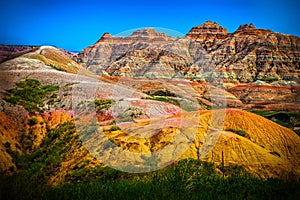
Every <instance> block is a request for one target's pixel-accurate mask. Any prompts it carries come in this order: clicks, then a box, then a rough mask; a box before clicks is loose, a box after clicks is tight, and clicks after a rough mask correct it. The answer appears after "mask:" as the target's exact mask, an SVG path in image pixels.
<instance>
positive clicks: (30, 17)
mask: <svg viewBox="0 0 300 200" xmlns="http://www.w3.org/2000/svg"><path fill="white" fill-rule="evenodd" d="M299 8H300V3H299V1H298V0H293V1H289V0H284V1H279V0H260V1H256V0H250V1H237V0H223V1H222V0H212V1H209V0H206V1H201V0H199V1H197V0H194V1H192V0H181V1H179V0H173V1H163V0H161V1H159V0H151V1H142V0H139V1H138V0H136V1H119V0H114V1H110V0H105V1H96V0H73V1H71V0H66V1H63V0H23V1H21V0H5V1H1V2H0V24H1V25H0V26H1V29H0V30H1V31H0V44H24V45H25V44H28V45H55V46H57V47H59V48H64V49H67V50H76V51H79V50H81V49H83V48H85V47H87V46H89V45H91V44H93V43H94V42H95V41H97V40H98V39H99V37H101V35H102V34H103V33H104V32H109V33H111V34H113V35H117V34H119V33H121V32H124V31H126V30H130V29H136V28H140V27H162V28H168V29H172V30H175V31H178V32H180V33H183V34H186V33H187V32H188V31H189V30H190V29H191V28H192V27H193V26H197V25H199V24H202V23H204V22H205V21H207V20H212V21H217V22H218V23H219V24H220V25H222V26H224V27H225V28H227V30H228V31H229V32H233V31H235V30H236V29H237V28H238V26H239V25H240V24H246V23H250V22H253V23H254V25H255V26H256V27H258V28H266V29H271V30H273V31H276V32H282V33H287V34H293V35H297V36H300V25H299V21H300V14H299Z"/></svg>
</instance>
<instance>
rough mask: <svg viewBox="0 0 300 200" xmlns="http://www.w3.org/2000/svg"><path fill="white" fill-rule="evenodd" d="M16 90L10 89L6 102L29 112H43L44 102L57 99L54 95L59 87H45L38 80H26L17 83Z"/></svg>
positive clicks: (6, 93)
mask: <svg viewBox="0 0 300 200" xmlns="http://www.w3.org/2000/svg"><path fill="white" fill-rule="evenodd" d="M16 86H17V87H15V88H12V89H8V90H6V92H5V93H4V95H5V97H4V100H5V101H7V102H9V103H11V104H13V105H16V104H18V105H21V106H23V107H24V108H25V109H26V110H28V111H38V112H41V111H42V110H43V109H42V107H43V106H44V102H45V101H46V100H47V99H49V97H51V96H52V97H53V98H56V97H57V95H56V96H55V95H54V92H55V91H56V90H59V86H56V85H43V86H41V83H40V82H39V81H38V80H36V79H29V78H26V79H24V80H21V81H20V82H18V83H16Z"/></svg>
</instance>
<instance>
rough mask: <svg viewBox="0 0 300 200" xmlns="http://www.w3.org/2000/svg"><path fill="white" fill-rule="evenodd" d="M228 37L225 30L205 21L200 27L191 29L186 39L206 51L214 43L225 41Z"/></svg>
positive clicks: (216, 24) (214, 23)
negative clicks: (197, 43)
mask: <svg viewBox="0 0 300 200" xmlns="http://www.w3.org/2000/svg"><path fill="white" fill-rule="evenodd" d="M229 35H230V34H229V33H228V32H227V30H226V29H225V28H224V27H222V26H220V25H219V24H218V23H216V22H212V21H207V22H205V23H204V24H202V25H199V26H196V27H193V28H192V29H191V30H190V31H189V32H188V34H187V35H186V37H188V38H191V39H192V40H195V41H197V42H199V43H201V44H202V46H203V47H204V48H205V49H206V50H209V49H210V48H211V47H212V46H213V45H214V44H215V42H217V41H219V40H222V39H225V38H227V37H228V36H229Z"/></svg>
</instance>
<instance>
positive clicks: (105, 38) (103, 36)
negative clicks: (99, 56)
mask: <svg viewBox="0 0 300 200" xmlns="http://www.w3.org/2000/svg"><path fill="white" fill-rule="evenodd" d="M112 37H113V36H112V34H110V33H108V32H106V33H104V34H103V35H102V36H101V38H100V39H99V40H98V41H97V42H96V43H98V42H103V41H105V40H107V39H108V38H112Z"/></svg>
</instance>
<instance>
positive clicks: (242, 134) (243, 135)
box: [225, 128, 248, 137]
mask: <svg viewBox="0 0 300 200" xmlns="http://www.w3.org/2000/svg"><path fill="white" fill-rule="evenodd" d="M225 131H230V132H233V133H235V134H237V135H240V136H242V137H248V135H247V133H246V131H244V130H242V129H238V130H236V129H233V128H226V129H225Z"/></svg>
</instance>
